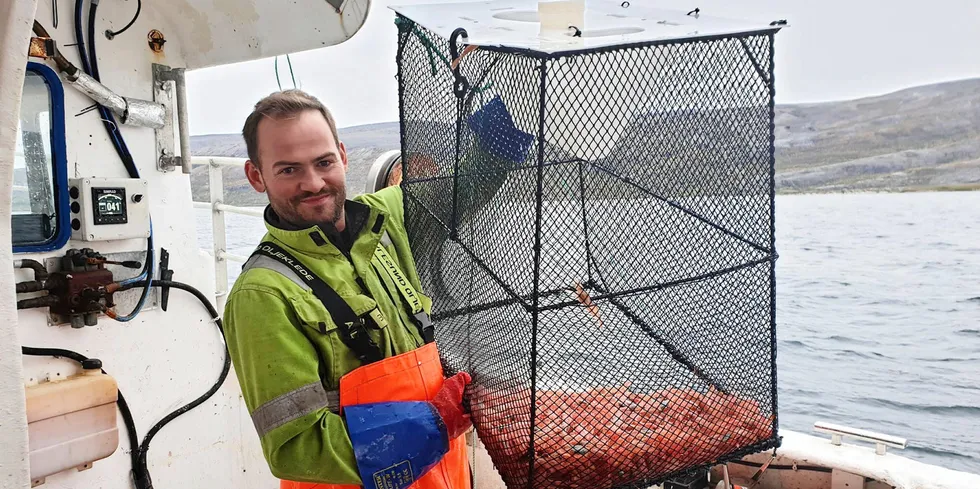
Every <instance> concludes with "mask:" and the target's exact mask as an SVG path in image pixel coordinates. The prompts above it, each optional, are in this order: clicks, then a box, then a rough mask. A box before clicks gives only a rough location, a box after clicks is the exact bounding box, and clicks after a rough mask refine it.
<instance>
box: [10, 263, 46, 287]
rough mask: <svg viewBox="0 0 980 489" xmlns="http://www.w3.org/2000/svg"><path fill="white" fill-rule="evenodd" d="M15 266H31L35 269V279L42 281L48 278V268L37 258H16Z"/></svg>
mask: <svg viewBox="0 0 980 489" xmlns="http://www.w3.org/2000/svg"><path fill="white" fill-rule="evenodd" d="M14 268H30V269H31V270H34V280H37V281H39V282H40V281H42V280H44V279H46V278H48V269H46V268H44V265H42V264H41V262H39V261H37V260H27V259H25V260H14Z"/></svg>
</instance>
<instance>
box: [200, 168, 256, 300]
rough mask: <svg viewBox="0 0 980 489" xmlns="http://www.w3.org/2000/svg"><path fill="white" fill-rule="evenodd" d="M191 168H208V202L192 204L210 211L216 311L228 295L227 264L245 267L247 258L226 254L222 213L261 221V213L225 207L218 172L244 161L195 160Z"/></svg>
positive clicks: (223, 189) (223, 188) (222, 182)
mask: <svg viewBox="0 0 980 489" xmlns="http://www.w3.org/2000/svg"><path fill="white" fill-rule="evenodd" d="M191 165H193V166H207V167H208V194H209V201H208V202H197V201H195V202H194V207H195V208H198V209H210V210H211V243H212V249H211V250H208V251H209V253H210V254H211V256H212V257H214V287H215V296H216V298H217V299H218V305H219V307H224V297H225V295H227V294H228V262H229V261H233V262H239V263H244V262H245V261H246V260H248V257H247V256H244V255H236V254H234V253H229V252H228V249H227V236H226V235H225V213H232V214H240V215H243V216H253V217H258V218H261V217H262V211H261V210H259V209H253V208H248V207H239V206H234V205H228V204H225V203H224V200H225V185H224V179H223V178H222V174H221V170H222V168H225V167H234V168H243V167H244V166H245V158H230V157H224V156H195V157H193V158H191Z"/></svg>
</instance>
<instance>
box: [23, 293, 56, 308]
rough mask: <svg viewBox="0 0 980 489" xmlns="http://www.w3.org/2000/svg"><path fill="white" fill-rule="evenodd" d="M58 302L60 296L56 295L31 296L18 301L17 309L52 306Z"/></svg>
mask: <svg viewBox="0 0 980 489" xmlns="http://www.w3.org/2000/svg"><path fill="white" fill-rule="evenodd" d="M56 304H58V297H57V296H54V295H44V296H41V297H31V298H30V299H21V300H19V301H17V309H33V308H35V307H51V306H54V305H56Z"/></svg>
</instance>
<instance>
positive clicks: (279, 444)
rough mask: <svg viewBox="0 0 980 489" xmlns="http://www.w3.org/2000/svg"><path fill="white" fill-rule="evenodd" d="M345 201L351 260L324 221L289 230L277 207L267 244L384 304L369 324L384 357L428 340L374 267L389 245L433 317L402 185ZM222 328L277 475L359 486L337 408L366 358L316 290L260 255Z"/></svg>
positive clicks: (365, 299) (363, 298) (363, 304)
mask: <svg viewBox="0 0 980 489" xmlns="http://www.w3.org/2000/svg"><path fill="white" fill-rule="evenodd" d="M345 207H346V213H347V214H346V215H347V226H348V227H349V228H350V229H351V236H352V240H353V244H352V245H351V247H350V253H349V256H347V254H345V253H343V252H342V251H341V250H340V249H339V248H338V247H337V246H335V245H334V244H333V243H332V242H331V241H330V239H329V238H330V236H329V235H328V234H327V233H325V232H324V230H323V229H321V228H320V227H319V226H314V227H311V228H307V229H290V228H289V226H288V225H285V224H283V223H281V222H280V221H279V219H278V216H276V215H275V213H274V212H272V210H271V208H269V207H267V208H266V213H265V214H266V219H265V221H266V228H267V229H268V233H267V234H266V235H265V237H264V238H263V241H272V242H273V243H275V244H277V245H279V246H280V247H282V248H283V249H285V250H286V251H287V252H288V253H290V254H292V255H293V256H294V257H296V258H297V259H299V261H300V262H301V263H302V264H303V265H304V266H305V267H306V268H307V269H309V270H310V271H311V272H313V273H314V274H316V275H317V276H319V277H320V278H321V279H322V280H323V281H324V282H326V283H327V284H328V285H329V286H330V287H332V288H333V289H334V290H335V291H336V292H337V293H338V294H339V295H340V296H341V298H343V299H344V301H345V302H347V304H348V305H350V306H351V308H352V309H353V311H354V313H356V314H357V315H359V316H360V315H362V314H364V313H366V312H368V311H371V310H372V309H374V308H375V307H377V308H378V311H375V314H377V313H378V312H380V313H381V316H383V318H384V320H383V321H382V323H384V324H382V325H381V326H380V327H377V326H374V325H371V326H369V327H368V328H369V335H370V336H371V337H372V338H373V339H374V341H375V343H377V344H378V345H379V347H380V348H381V349H382V350H383V352H384V355H385V357H390V356H394V355H398V354H401V353H405V352H407V351H411V350H413V349H415V348H418V347H420V346H422V345H423V344H424V341H423V339H422V337H421V335H420V333H419V331H418V327H417V326H416V325H415V323H413V322H412V316H411V315H410V307H408V306H407V305H406V304H405V300H404V299H403V297H402V295H401V294H399V289H398V288H397V287H396V286H395V284H394V283H393V280H392V279H391V277H390V276H388V275H386V274H384V273H379V272H378V271H377V270H376V268H374V267H372V265H371V260H372V257H374V255H375V252H376V247H377V245H378V244H379V242H381V243H382V245H383V246H384V247H385V249H386V250H387V251H388V254H389V255H390V256H391V257H393V258H394V260H395V262H396V264H397V266H398V267H399V268H400V270H401V271H402V273H403V275H404V276H406V277H407V278H408V280H409V282H410V283H411V285H412V287H414V288H415V291H416V293H417V294H418V295H419V297H420V298H421V301H422V305H423V307H424V309H425V312H426V313H431V300H430V299H429V298H428V297H427V296H425V295H423V294H422V289H421V284H420V283H419V277H418V273H417V271H416V268H415V262H414V260H413V258H412V255H411V249H410V248H409V243H408V234H407V232H406V230H405V223H404V212H403V207H402V192H401V189H400V188H399V187H397V186H395V187H388V188H385V189H383V190H380V191H378V192H375V193H373V194H365V195H361V196H358V197H356V198H354V200H352V201H351V200H349V201H347V202H346V204H345ZM352 226H353V227H352ZM262 258H264V259H265V260H267V261H266V262H263V261H262ZM269 261H271V263H270V262H269ZM280 266H282V265H281V264H280ZM358 277H360V279H361V280H362V281H363V284H364V286H366V288H367V290H366V291H363V290H361V285H360V284H359V283H358V280H357V278H358ZM369 324H371V323H369ZM224 331H225V338H226V341H227V344H228V350H229V352H230V354H231V359H232V362H233V365H234V367H235V374H236V375H237V376H238V382H239V384H240V385H241V390H242V393H243V395H244V398H245V404H246V406H247V407H248V411H249V413H250V414H251V416H252V421H253V423H254V424H255V428H256V430H257V431H258V434H259V437H260V439H261V444H262V451H263V453H264V455H265V459H266V461H267V462H268V464H269V467H270V469H271V470H272V473H273V475H275V476H276V477H278V478H280V479H286V480H294V481H301V482H321V483H330V484H361V480H360V477H359V476H358V471H357V465H356V463H355V461H354V452H353V449H352V448H351V441H350V438H349V437H348V435H347V429H346V427H345V424H344V421H343V420H342V419H341V417H340V416H339V415H338V414H336V412H337V410H338V409H337V408H338V405H339V401H338V394H337V389H338V387H339V383H340V378H341V376H343V375H344V374H346V373H348V372H350V371H351V370H353V369H355V368H357V367H359V366H360V365H361V363H360V362H359V361H358V359H357V357H356V356H355V355H354V353H353V351H352V350H350V349H349V348H348V347H347V346H346V345H345V344H344V343H343V342H342V340H341V337H340V336H339V331H338V330H337V328H336V325H335V324H334V323H333V321H332V320H331V316H330V314H329V313H328V312H327V310H326V308H325V307H324V306H323V304H322V303H321V302H320V301H319V300H318V299H317V297H316V296H315V295H313V293H312V291H311V290H310V289H309V287H308V286H305V284H303V283H302V282H300V281H299V279H298V278H297V276H296V275H295V274H294V272H292V271H291V270H288V269H285V270H282V269H280V270H277V269H276V267H275V260H274V259H271V258H269V257H261V258H260V257H258V256H253V257H252V259H250V260H249V262H247V263H246V265H245V266H244V267H243V272H242V274H241V275H240V276H239V277H238V280H236V281H235V285H234V287H233V288H232V290H231V291H230V292H229V294H228V299H227V303H226V305H225V310H224Z"/></svg>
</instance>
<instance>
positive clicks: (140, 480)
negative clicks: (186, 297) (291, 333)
mask: <svg viewBox="0 0 980 489" xmlns="http://www.w3.org/2000/svg"><path fill="white" fill-rule="evenodd" d="M145 285H146V281H140V282H132V283H129V284H126V285H123V286H121V287H120V288H119V290H120V291H123V290H128V289H131V288H134V287H143V286H145ZM151 286H152V287H170V288H174V289H180V290H183V291H185V292H190V293H191V294H193V295H194V296H195V297H197V298H198V300H200V301H201V304H203V305H204V307H206V308H207V309H208V313H210V314H211V317H212V318H213V319H214V322H215V324H216V325H217V326H218V331H219V332H220V333H221V335H222V338H224V327H223V325H222V324H221V319H220V318H219V317H218V311H217V310H215V308H214V305H212V304H211V301H209V300H208V298H207V297H205V296H204V294H202V293H201V291H199V290H197V289H196V288H194V287H192V286H190V285H187V284H185V283H182V282H174V281H173V280H154V281H153V282H152V284H151ZM224 350H225V361H224V366H223V367H222V368H221V375H219V376H218V381H217V382H215V383H214V385H212V386H211V388H210V389H208V391H207V392H205V393H204V394H203V395H202V396H200V397H198V398H197V399H194V400H193V401H191V402H189V403H187V404H186V405H184V406H183V407H181V408H179V409H177V410H175V411H174V412H172V413H170V414H168V415H166V416H164V418H163V419H161V420H160V421H159V422H158V423H157V424H155V425H153V427H152V428H150V431H148V432H147V433H146V437H145V438H143V443H142V444H141V445H140V448H139V459H138V460H139V461H138V463H137V465H136V467H134V474H136V475H134V477H137V481H136V482H137V484H136V487H137V489H152V487H153V482H152V481H151V480H150V471H149V469H148V468H147V466H146V454H147V452H149V450H150V440H152V439H153V437H154V436H155V435H156V434H157V432H159V431H160V430H161V429H162V428H163V427H164V426H165V425H166V424H167V423H169V422H171V421H173V420H174V419H176V418H177V417H178V416H180V415H181V414H184V413H186V412H187V411H190V410H191V409H194V408H195V407H197V406H200V405H201V404H203V403H204V401H207V400H208V399H209V398H210V397H211V396H213V395H214V393H215V392H218V389H220V388H221V384H224V382H225V379H226V378H227V377H228V372H229V370H230V369H231V356H230V355H229V354H228V348H227V347H225V349H224ZM138 476H141V477H138Z"/></svg>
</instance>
